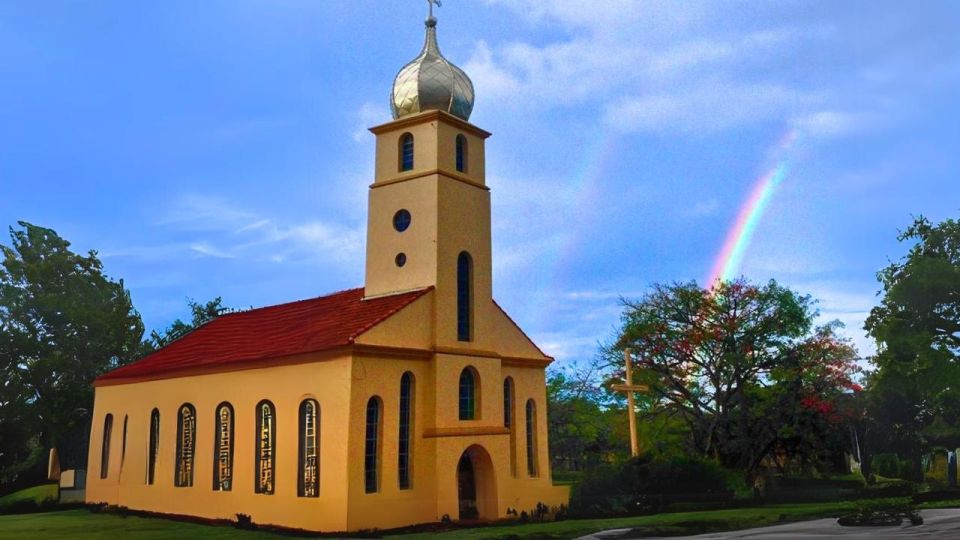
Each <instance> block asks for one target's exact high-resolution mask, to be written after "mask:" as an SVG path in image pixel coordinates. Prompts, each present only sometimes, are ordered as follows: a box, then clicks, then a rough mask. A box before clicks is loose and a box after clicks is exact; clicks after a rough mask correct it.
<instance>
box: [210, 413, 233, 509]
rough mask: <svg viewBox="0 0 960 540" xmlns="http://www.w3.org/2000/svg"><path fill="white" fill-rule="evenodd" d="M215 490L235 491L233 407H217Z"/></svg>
mask: <svg viewBox="0 0 960 540" xmlns="http://www.w3.org/2000/svg"><path fill="white" fill-rule="evenodd" d="M214 422H215V423H214V439H213V444H214V448H215V450H214V452H213V490H214V491H230V490H232V489H233V406H231V405H230V404H229V403H226V402H225V403H221V404H220V405H217V415H216V418H214Z"/></svg>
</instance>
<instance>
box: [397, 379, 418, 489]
mask: <svg viewBox="0 0 960 540" xmlns="http://www.w3.org/2000/svg"><path fill="white" fill-rule="evenodd" d="M416 389H417V381H416V377H415V376H414V375H413V373H412V372H410V371H407V372H404V374H403V375H401V376H400V409H399V422H398V424H399V433H398V436H397V485H398V487H399V489H401V490H407V489H413V425H414V418H415V412H416V408H415V407H416Z"/></svg>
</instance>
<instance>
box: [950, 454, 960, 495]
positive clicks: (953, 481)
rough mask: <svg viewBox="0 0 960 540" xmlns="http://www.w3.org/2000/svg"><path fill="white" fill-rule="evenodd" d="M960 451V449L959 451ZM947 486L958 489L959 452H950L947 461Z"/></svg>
mask: <svg viewBox="0 0 960 540" xmlns="http://www.w3.org/2000/svg"><path fill="white" fill-rule="evenodd" d="M958 450H960V449H958ZM947 484H948V485H949V486H950V487H957V451H956V450H955V451H953V452H950V456H949V457H948V460H947Z"/></svg>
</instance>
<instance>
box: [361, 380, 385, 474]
mask: <svg viewBox="0 0 960 540" xmlns="http://www.w3.org/2000/svg"><path fill="white" fill-rule="evenodd" d="M382 408H383V407H382V405H381V401H380V398H379V397H377V396H373V397H372V398H370V401H368V402H367V433H366V444H365V447H364V451H363V472H364V485H365V487H366V492H367V493H376V492H377V491H379V490H380V416H381V414H382V410H381V409H382Z"/></svg>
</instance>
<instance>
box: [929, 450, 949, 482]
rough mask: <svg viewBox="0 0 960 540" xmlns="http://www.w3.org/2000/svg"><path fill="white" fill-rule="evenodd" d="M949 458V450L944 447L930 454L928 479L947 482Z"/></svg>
mask: <svg viewBox="0 0 960 540" xmlns="http://www.w3.org/2000/svg"><path fill="white" fill-rule="evenodd" d="M948 462H949V458H948V457H947V452H946V451H945V450H943V449H937V450H934V451H933V455H932V456H930V469H929V470H927V474H926V477H927V480H928V481H932V482H936V483H939V484H940V485H944V484H946V483H947V464H948Z"/></svg>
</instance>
